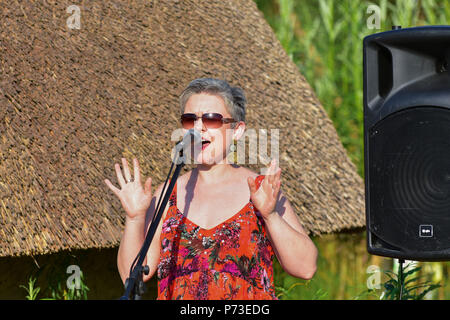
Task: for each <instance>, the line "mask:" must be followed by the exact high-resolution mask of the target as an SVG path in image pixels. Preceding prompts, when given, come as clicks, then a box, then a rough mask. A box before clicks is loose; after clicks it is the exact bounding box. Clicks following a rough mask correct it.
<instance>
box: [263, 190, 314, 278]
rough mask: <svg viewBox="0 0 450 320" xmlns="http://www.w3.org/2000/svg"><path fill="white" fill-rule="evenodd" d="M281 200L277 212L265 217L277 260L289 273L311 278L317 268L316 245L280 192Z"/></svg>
mask: <svg viewBox="0 0 450 320" xmlns="http://www.w3.org/2000/svg"><path fill="white" fill-rule="evenodd" d="M279 199H280V200H279V201H278V202H277V205H276V207H275V210H274V212H273V213H272V214H270V215H269V216H268V217H267V218H266V219H264V221H265V224H266V229H267V231H268V237H269V239H270V242H271V243H272V247H273V249H274V251H275V254H276V256H277V258H278V261H279V262H280V264H281V266H282V267H283V269H284V270H285V271H286V272H287V273H289V274H290V275H292V276H294V277H298V278H302V279H311V278H312V277H313V275H314V273H315V272H316V268H317V266H316V260H317V248H316V246H315V245H314V243H313V242H312V241H311V239H310V238H309V237H308V234H307V233H306V232H305V230H304V229H303V227H302V225H301V224H300V221H299V218H298V216H297V215H296V214H295V212H294V211H293V209H292V207H291V205H290V203H289V201H288V200H287V199H286V197H285V196H284V195H283V194H282V193H281V192H280V197H279Z"/></svg>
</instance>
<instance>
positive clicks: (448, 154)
mask: <svg viewBox="0 0 450 320" xmlns="http://www.w3.org/2000/svg"><path fill="white" fill-rule="evenodd" d="M363 55H364V57H363V64H364V66H363V68H364V173H365V191H366V194H365V196H366V199H365V200H366V229H367V249H368V252H369V253H372V254H375V255H381V256H387V257H393V258H399V259H408V260H418V261H446V260H450V72H449V66H450V26H430V27H417V28H405V29H397V30H392V31H387V32H382V33H377V34H373V35H370V36H367V37H366V38H364V42H363Z"/></svg>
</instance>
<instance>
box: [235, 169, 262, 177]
mask: <svg viewBox="0 0 450 320" xmlns="http://www.w3.org/2000/svg"><path fill="white" fill-rule="evenodd" d="M238 170H239V172H238V175H239V176H241V177H245V178H246V179H247V178H253V179H256V178H257V177H258V176H260V174H258V173H257V172H255V171H253V170H250V169H249V168H245V167H238Z"/></svg>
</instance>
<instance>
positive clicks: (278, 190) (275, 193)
mask: <svg viewBox="0 0 450 320" xmlns="http://www.w3.org/2000/svg"><path fill="white" fill-rule="evenodd" d="M280 188H281V181H279V180H278V181H277V183H276V185H275V188H274V190H273V197H274V199H275V201H277V199H278V195H279V193H280Z"/></svg>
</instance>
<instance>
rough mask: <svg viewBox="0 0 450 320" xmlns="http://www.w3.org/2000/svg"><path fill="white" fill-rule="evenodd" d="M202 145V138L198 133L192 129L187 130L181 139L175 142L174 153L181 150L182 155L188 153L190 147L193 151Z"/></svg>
mask: <svg viewBox="0 0 450 320" xmlns="http://www.w3.org/2000/svg"><path fill="white" fill-rule="evenodd" d="M201 144H202V136H201V135H200V133H199V132H198V131H196V130H194V129H189V130H188V131H187V132H186V134H185V135H184V136H183V139H181V140H180V141H178V142H177V144H176V145H175V150H176V152H179V151H181V150H183V153H186V152H187V151H188V150H189V151H190V147H191V146H193V147H194V149H195V148H197V147H198V146H201Z"/></svg>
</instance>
